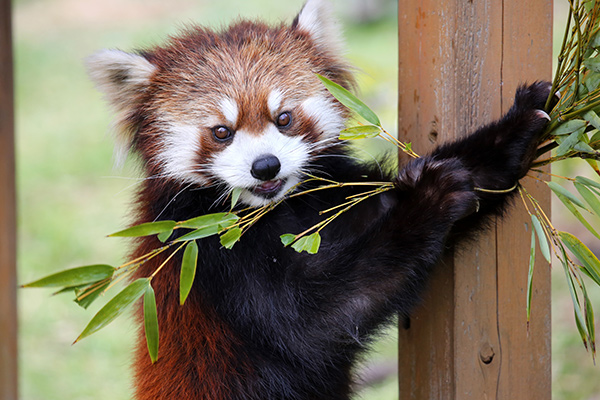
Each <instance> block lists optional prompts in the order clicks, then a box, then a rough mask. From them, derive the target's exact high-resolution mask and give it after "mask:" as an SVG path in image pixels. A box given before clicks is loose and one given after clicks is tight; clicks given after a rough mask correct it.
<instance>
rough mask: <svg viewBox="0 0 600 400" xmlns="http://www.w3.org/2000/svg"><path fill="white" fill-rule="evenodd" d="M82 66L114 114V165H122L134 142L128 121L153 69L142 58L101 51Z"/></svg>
mask: <svg viewBox="0 0 600 400" xmlns="http://www.w3.org/2000/svg"><path fill="white" fill-rule="evenodd" d="M85 64H86V67H87V70H88V74H89V76H90V78H91V79H92V81H93V82H94V83H95V84H96V87H97V88H98V90H100V91H101V92H102V93H103V94H104V95H105V97H106V100H107V101H108V103H109V104H110V105H111V107H112V108H113V111H114V113H115V117H114V121H113V128H114V130H115V164H116V165H121V164H122V163H123V162H124V161H125V158H126V157H127V152H128V151H129V148H130V147H131V144H132V141H133V134H134V132H133V131H132V129H133V127H132V126H130V124H129V122H128V119H129V117H130V116H131V115H132V113H133V112H134V111H135V107H136V99H137V98H138V96H139V94H140V93H142V92H143V91H145V90H146V89H147V88H148V85H149V83H150V77H151V76H152V74H153V73H154V71H155V70H156V67H155V66H154V65H153V64H151V63H150V62H149V61H148V60H147V59H146V58H144V57H143V56H141V55H138V54H130V53H126V52H124V51H120V50H101V51H99V52H97V53H95V54H92V55H91V56H89V57H88V58H87V59H86V60H85Z"/></svg>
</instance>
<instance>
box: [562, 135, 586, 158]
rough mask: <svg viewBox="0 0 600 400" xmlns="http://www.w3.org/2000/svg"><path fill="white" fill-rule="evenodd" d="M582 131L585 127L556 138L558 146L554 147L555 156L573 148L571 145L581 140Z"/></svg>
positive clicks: (573, 145)
mask: <svg viewBox="0 0 600 400" xmlns="http://www.w3.org/2000/svg"><path fill="white" fill-rule="evenodd" d="M584 131H585V128H581V129H579V130H577V131H575V132H573V133H571V134H570V135H569V136H567V137H566V138H565V139H560V138H557V139H556V141H557V142H560V144H559V146H558V148H557V149H556V156H557V157H562V156H564V155H565V154H567V153H568V152H569V151H571V150H573V147H575V145H576V144H577V143H579V142H580V141H581V136H582V135H583V133H584Z"/></svg>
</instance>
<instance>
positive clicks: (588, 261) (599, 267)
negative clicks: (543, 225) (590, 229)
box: [558, 232, 600, 286]
mask: <svg viewBox="0 0 600 400" xmlns="http://www.w3.org/2000/svg"><path fill="white" fill-rule="evenodd" d="M558 235H559V237H560V239H561V241H562V242H563V243H564V244H565V246H567V248H568V249H569V250H570V251H571V253H573V254H574V255H575V257H577V259H578V260H579V262H580V263H581V265H582V267H583V268H585V269H586V271H585V272H587V275H588V276H589V277H590V278H592V280H593V281H594V282H595V283H596V284H597V285H598V286H600V261H598V258H597V257H596V256H595V255H594V253H592V252H591V251H590V249H588V248H587V246H586V245H585V244H583V242H581V240H579V239H578V238H576V237H575V236H574V235H572V234H570V233H568V232H558Z"/></svg>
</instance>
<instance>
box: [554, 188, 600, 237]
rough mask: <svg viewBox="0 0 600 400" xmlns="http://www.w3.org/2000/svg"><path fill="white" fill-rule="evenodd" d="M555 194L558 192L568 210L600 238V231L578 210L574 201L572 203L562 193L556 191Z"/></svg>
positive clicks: (557, 195)
mask: <svg viewBox="0 0 600 400" xmlns="http://www.w3.org/2000/svg"><path fill="white" fill-rule="evenodd" d="M555 194H556V197H558V199H559V200H560V201H562V203H563V204H564V205H565V207H567V210H569V211H570V212H571V214H573V216H575V218H577V219H578V220H579V222H581V224H582V225H583V226H585V227H586V228H587V230H588V231H590V232H591V233H593V234H594V236H596V237H597V238H598V239H600V235H598V232H596V230H595V229H594V228H593V227H592V226H591V225H590V223H589V222H587V220H586V219H585V218H584V217H583V215H581V213H580V212H579V210H577V209H576V208H575V206H574V205H573V203H571V201H570V200H569V199H568V198H567V197H565V196H563V195H561V194H558V193H556V192H555Z"/></svg>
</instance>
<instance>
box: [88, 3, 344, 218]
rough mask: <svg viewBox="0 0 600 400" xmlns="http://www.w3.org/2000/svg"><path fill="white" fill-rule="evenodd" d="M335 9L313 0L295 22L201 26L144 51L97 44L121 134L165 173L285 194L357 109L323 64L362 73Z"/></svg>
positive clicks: (246, 193) (261, 193)
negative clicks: (328, 82) (333, 85)
mask: <svg viewBox="0 0 600 400" xmlns="http://www.w3.org/2000/svg"><path fill="white" fill-rule="evenodd" d="M327 10H328V9H327V7H326V4H325V3H323V2H322V1H320V0H309V2H308V3H307V4H306V5H305V7H304V9H303V10H302V12H301V13H300V15H299V16H298V17H297V18H296V20H295V21H294V23H293V24H292V25H291V26H289V27H288V26H279V27H268V26H267V25H265V24H262V23H255V22H241V23H238V24H236V25H233V26H231V27H230V28H229V29H227V30H225V31H223V32H213V31H210V30H206V29H202V28H196V29H193V30H189V31H187V32H185V33H184V34H183V35H182V36H181V37H177V38H172V39H171V40H170V42H169V43H168V44H167V45H166V46H164V47H159V48H156V49H153V50H151V51H147V52H144V53H143V55H137V54H136V55H133V54H128V53H123V52H120V51H116V50H106V51H103V52H100V53H97V54H96V55H94V56H92V57H91V58H90V59H89V61H88V66H89V69H90V75H91V76H92V78H93V79H94V80H95V81H96V82H97V84H98V86H99V88H100V89H101V90H102V91H104V92H105V93H106V95H107V97H108V99H109V101H110V102H111V103H112V105H113V107H114V108H115V110H116V111H117V120H116V128H117V131H118V134H119V136H120V137H119V139H120V141H121V142H122V143H121V145H124V146H126V147H131V148H133V150H135V151H137V152H138V153H139V154H140V155H141V156H142V159H143V160H144V162H145V166H146V170H147V173H148V175H150V176H153V177H155V178H157V179H164V180H169V181H173V182H175V183H178V184H180V185H198V186H218V187H220V188H222V189H223V195H224V196H226V195H228V194H229V193H230V192H231V191H232V190H233V189H236V188H237V189H241V196H240V200H241V201H242V202H243V203H245V204H248V205H252V206H260V205H265V204H268V203H269V202H272V201H277V200H279V199H281V198H282V197H283V196H284V195H285V194H286V192H287V191H288V190H290V189H291V188H293V187H294V186H296V185H297V184H298V183H299V182H300V181H301V180H302V175H303V172H304V171H308V170H310V166H311V163H312V162H313V161H314V160H315V157H317V156H318V155H319V154H321V153H323V152H325V151H327V148H328V147H330V146H333V145H335V143H336V141H337V136H338V134H339V131H340V130H341V129H343V126H344V121H345V117H346V115H345V111H344V110H343V108H342V106H341V105H340V104H339V103H338V102H337V101H336V100H335V99H334V98H333V97H332V96H331V95H330V94H329V93H328V92H327V91H326V90H325V88H324V87H323V86H322V84H321V83H320V81H319V80H318V79H317V77H316V75H315V74H316V73H320V74H323V75H325V76H328V77H329V78H330V79H333V80H336V81H338V82H339V83H341V84H342V85H345V86H349V85H351V84H352V77H351V75H350V73H349V72H348V70H349V68H348V67H347V65H346V64H345V62H344V61H343V60H341V59H339V58H338V56H337V54H336V53H337V51H339V49H338V48H337V47H338V37H337V36H336V35H335V34H334V33H332V32H335V30H334V29H333V28H332V25H334V24H333V23H332V22H330V20H328V19H327V18H325V16H326V14H327ZM324 18H325V19H324ZM334 51H335V52H334Z"/></svg>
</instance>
